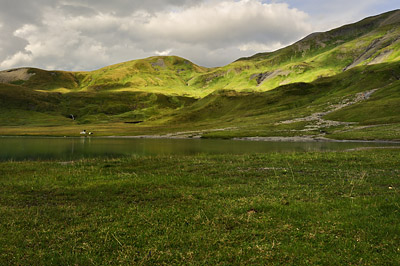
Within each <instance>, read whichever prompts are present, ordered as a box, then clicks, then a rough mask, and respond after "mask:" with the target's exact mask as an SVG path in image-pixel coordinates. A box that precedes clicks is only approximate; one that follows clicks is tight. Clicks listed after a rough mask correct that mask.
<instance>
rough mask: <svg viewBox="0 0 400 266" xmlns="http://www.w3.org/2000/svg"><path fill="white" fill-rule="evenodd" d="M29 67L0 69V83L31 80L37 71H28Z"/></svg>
mask: <svg viewBox="0 0 400 266" xmlns="http://www.w3.org/2000/svg"><path fill="white" fill-rule="evenodd" d="M28 70H29V69H28V68H16V69H10V70H4V71H0V83H10V82H14V81H18V80H24V81H26V80H29V79H30V78H31V77H32V76H34V75H35V73H28Z"/></svg>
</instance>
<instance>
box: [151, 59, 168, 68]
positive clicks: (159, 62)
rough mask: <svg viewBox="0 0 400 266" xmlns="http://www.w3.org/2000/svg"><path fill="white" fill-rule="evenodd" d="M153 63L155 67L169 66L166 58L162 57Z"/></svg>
mask: <svg viewBox="0 0 400 266" xmlns="http://www.w3.org/2000/svg"><path fill="white" fill-rule="evenodd" d="M151 65H152V66H153V67H162V68H165V67H167V65H166V64H165V62H164V60H163V59H161V58H160V59H158V60H157V61H156V62H154V63H151Z"/></svg>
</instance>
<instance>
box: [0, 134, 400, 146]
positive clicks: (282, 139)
mask: <svg viewBox="0 0 400 266" xmlns="http://www.w3.org/2000/svg"><path fill="white" fill-rule="evenodd" d="M0 138H55V139H65V138H71V139H81V138H93V139H182V140H184V139H187V140H190V139H197V140H199V139H208V140H210V139H215V140H234V141H255V142H256V141H260V142H337V143H393V144H400V140H383V139H377V140H362V139H329V138H325V137H315V138H313V137H302V136H294V137H237V138H229V139H225V138H202V137H201V136H194V137H189V136H182V135H168V134H167V135H137V136H63V137H61V136H45V135H38V136H33V135H32V136H18V135H0Z"/></svg>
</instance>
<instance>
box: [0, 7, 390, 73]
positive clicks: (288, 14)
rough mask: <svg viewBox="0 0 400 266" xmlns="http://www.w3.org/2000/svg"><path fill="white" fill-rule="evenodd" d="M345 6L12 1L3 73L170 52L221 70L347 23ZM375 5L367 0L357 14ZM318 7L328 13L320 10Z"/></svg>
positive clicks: (0, 13) (0, 48)
mask: <svg viewBox="0 0 400 266" xmlns="http://www.w3.org/2000/svg"><path fill="white" fill-rule="evenodd" d="M0 1H2V0H0ZM384 1H386V0H384ZM343 3H344V0H337V1H331V2H329V3H328V2H326V3H325V2H324V3H320V2H318V4H316V1H315V0H304V1H297V0H281V1H280V0H275V1H272V0H271V1H265V0H222V1H219V0H152V1H142V0H140V1H139V0H130V1H126V0H115V1H108V0H107V1H106V0H96V1H93V0H79V1H78V0H41V1H40V2H38V3H35V4H32V3H31V2H29V1H28V2H26V1H22V0H14V1H12V2H10V3H9V4H8V5H7V8H5V9H1V10H0V32H1V34H2V39H1V40H0V68H2V69H4V68H10V67H18V66H22V65H24V66H26V65H31V66H35V67H41V68H57V69H65V70H91V69H95V68H99V67H102V66H106V65H109V64H112V63H118V62H122V61H127V60H131V59H137V58H143V57H147V56H153V55H170V54H171V53H172V52H173V53H174V54H175V55H179V56H183V57H186V58H187V59H189V60H192V61H194V62H195V63H197V64H200V65H204V66H219V65H224V64H227V63H229V62H232V61H234V60H236V59H237V58H239V57H243V56H250V55H253V54H254V53H258V52H265V51H273V50H276V49H279V48H281V47H283V46H286V45H288V44H290V43H292V42H294V41H297V40H298V39H300V38H301V37H303V36H305V35H307V34H309V33H311V32H312V31H315V30H316V29H318V30H326V29H327V28H328V27H330V26H331V25H336V23H339V22H340V21H345V18H346V19H347V20H348V19H349V17H351V16H350V15H349V12H347V11H346V10H344V9H345V8H344V5H343ZM373 3H376V1H374V0H366V1H364V2H363V4H362V5H360V6H361V7H360V10H361V9H362V10H365V9H366V8H367V7H368V6H371V5H372V4H373ZM351 4H352V5H354V3H351ZM317 5H321V6H322V7H321V10H325V11H326V12H325V11H324V12H321V13H316V10H317V8H316V6H317ZM22 7H25V8H22ZM294 7H298V8H294ZM353 9H354V13H357V12H358V13H360V12H361V11H360V10H358V9H357V8H356V7H353V8H351V12H353ZM26 10H29V12H28V11H26ZM301 10H306V11H307V12H309V13H311V14H313V17H310V16H309V15H308V14H307V13H306V12H304V11H301ZM327 10H328V11H329V12H330V11H332V14H330V13H329V12H328V11H327ZM357 10H358V11H357ZM341 14H342V15H341ZM324 16H325V17H324ZM319 21H320V24H318V22H319ZM346 22H348V21H346ZM321 25H322V26H321ZM338 26H339V25H338Z"/></svg>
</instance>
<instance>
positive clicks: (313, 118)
mask: <svg viewBox="0 0 400 266" xmlns="http://www.w3.org/2000/svg"><path fill="white" fill-rule="evenodd" d="M377 90H378V89H373V90H369V91H365V92H360V93H357V94H356V95H355V97H354V98H353V99H351V98H346V99H344V100H343V101H341V102H340V103H338V104H333V105H330V106H329V107H328V110H327V111H325V112H318V113H313V114H311V115H309V116H306V117H300V118H295V119H292V120H285V121H281V122H279V123H277V124H276V125H281V124H291V123H297V122H311V124H310V125H307V126H305V127H306V128H305V130H304V131H311V130H318V129H320V128H326V127H332V126H341V125H351V124H355V123H352V122H340V121H333V120H326V119H323V117H324V116H325V115H327V114H330V113H333V112H335V111H338V110H340V109H343V108H345V107H348V106H351V105H353V104H356V103H359V102H362V101H365V100H367V99H369V98H370V97H371V95H372V94H373V93H374V92H376V91H377Z"/></svg>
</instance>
